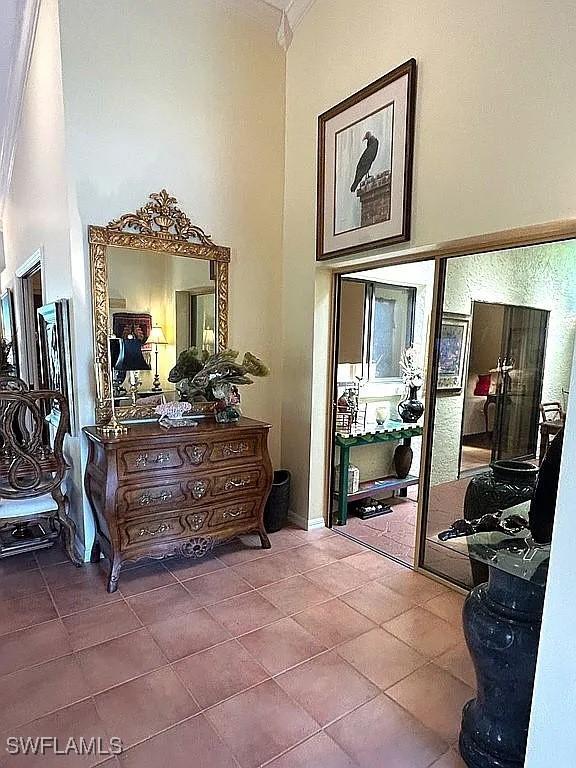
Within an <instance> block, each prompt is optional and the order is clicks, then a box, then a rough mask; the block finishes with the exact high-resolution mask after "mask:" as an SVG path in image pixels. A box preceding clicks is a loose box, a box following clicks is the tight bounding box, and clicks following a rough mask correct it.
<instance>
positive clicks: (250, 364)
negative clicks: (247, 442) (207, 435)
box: [168, 347, 270, 422]
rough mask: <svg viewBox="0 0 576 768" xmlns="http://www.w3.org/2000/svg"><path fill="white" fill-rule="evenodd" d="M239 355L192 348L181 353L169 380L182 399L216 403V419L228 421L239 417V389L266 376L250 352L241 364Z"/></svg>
mask: <svg viewBox="0 0 576 768" xmlns="http://www.w3.org/2000/svg"><path fill="white" fill-rule="evenodd" d="M238 355H239V352H238V351H237V350H234V349H223V350H222V351H221V352H218V353H216V354H215V355H209V354H208V353H207V352H206V351H205V350H204V351H203V352H199V351H198V349H197V348H196V347H191V348H190V349H186V350H184V351H183V352H181V353H180V355H179V356H178V360H177V361H176V365H175V366H174V368H172V370H171V371H170V373H169V374H168V381H170V382H172V383H173V384H176V386H177V389H178V391H179V393H180V398H181V399H182V400H187V401H189V402H196V403H198V402H215V403H216V406H215V414H216V420H217V421H222V422H227V421H237V420H238V419H239V418H240V408H239V404H240V395H239V393H238V386H243V385H245V384H253V383H254V382H253V380H252V378H250V377H252V376H253V377H258V378H260V377H263V376H268V374H269V373H270V371H269V369H268V367H267V366H266V365H264V363H263V362H262V361H261V360H260V359H259V358H258V357H256V356H255V355H253V354H252V353H251V352H246V353H245V354H244V357H243V359H242V362H241V363H238V362H236V361H237V358H238Z"/></svg>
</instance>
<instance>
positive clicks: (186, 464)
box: [118, 443, 208, 479]
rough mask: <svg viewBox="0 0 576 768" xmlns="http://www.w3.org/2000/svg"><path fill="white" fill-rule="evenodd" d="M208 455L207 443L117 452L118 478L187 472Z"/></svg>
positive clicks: (167, 444) (166, 445) (167, 445)
mask: <svg viewBox="0 0 576 768" xmlns="http://www.w3.org/2000/svg"><path fill="white" fill-rule="evenodd" d="M207 453H208V444H207V443H184V444H183V445H180V446H176V445H174V444H173V443H172V444H171V443H165V444H162V443H156V444H155V445H154V446H153V447H152V448H143V449H142V450H134V449H132V450H125V451H119V452H118V476H119V477H120V478H122V479H124V478H129V477H134V476H135V475H141V474H144V473H146V472H148V473H149V472H154V473H157V472H165V471H166V470H172V471H173V470H179V469H182V470H185V471H186V470H188V469H190V468H193V467H198V466H200V465H201V464H202V463H203V462H204V460H205V458H206V455H207Z"/></svg>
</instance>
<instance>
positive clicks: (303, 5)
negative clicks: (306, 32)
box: [286, 0, 316, 30]
mask: <svg viewBox="0 0 576 768" xmlns="http://www.w3.org/2000/svg"><path fill="white" fill-rule="evenodd" d="M315 2H316V0H292V2H291V3H289V5H288V7H287V8H286V15H287V16H288V21H289V22H290V26H291V27H292V29H293V30H294V29H296V27H297V26H298V24H300V22H301V21H302V19H303V18H304V16H305V15H306V14H307V13H308V11H309V10H310V8H311V7H312V6H313V5H314V3H315Z"/></svg>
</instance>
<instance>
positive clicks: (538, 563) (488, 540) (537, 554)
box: [436, 501, 550, 586]
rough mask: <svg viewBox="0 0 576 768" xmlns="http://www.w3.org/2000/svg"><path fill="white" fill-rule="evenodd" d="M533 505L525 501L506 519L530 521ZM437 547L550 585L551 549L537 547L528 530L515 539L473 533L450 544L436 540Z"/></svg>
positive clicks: (493, 533) (507, 511)
mask: <svg viewBox="0 0 576 768" xmlns="http://www.w3.org/2000/svg"><path fill="white" fill-rule="evenodd" d="M529 508H530V502H529V501H525V502H523V503H522V504H517V505H516V506H514V507H510V508H509V509H506V510H504V512H503V513H502V518H506V517H508V516H509V515H521V516H522V517H525V518H526V519H528V510H529ZM436 543H437V544H438V545H439V546H441V547H445V548H446V549H449V550H450V551H451V552H458V553H459V554H462V555H465V556H466V557H470V558H471V559H472V560H475V561H477V562H479V563H485V564H486V565H489V566H491V567H493V568H497V569H499V570H501V571H504V572H505V573H509V574H510V575H511V576H517V577H518V578H520V579H524V580H525V581H530V582H532V583H533V584H537V585H539V586H545V585H546V577H547V575H548V562H549V560H550V545H549V544H536V542H535V541H534V540H533V539H532V536H531V535H530V531H528V530H524V531H521V532H520V533H517V534H515V535H511V534H507V533H500V532H498V531H494V532H491V533H473V534H472V535H470V536H460V537H458V538H454V539H448V540H447V541H441V540H440V539H436Z"/></svg>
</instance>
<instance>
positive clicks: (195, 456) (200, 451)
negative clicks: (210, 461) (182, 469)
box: [190, 445, 206, 464]
mask: <svg viewBox="0 0 576 768" xmlns="http://www.w3.org/2000/svg"><path fill="white" fill-rule="evenodd" d="M205 450H206V449H205V448H202V446H200V445H193V446H192V455H191V457H190V460H191V461H192V464H201V463H202V459H203V458H204V452H205Z"/></svg>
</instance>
